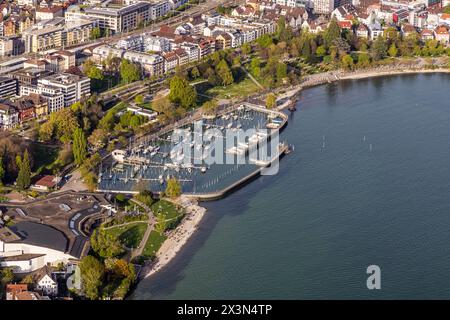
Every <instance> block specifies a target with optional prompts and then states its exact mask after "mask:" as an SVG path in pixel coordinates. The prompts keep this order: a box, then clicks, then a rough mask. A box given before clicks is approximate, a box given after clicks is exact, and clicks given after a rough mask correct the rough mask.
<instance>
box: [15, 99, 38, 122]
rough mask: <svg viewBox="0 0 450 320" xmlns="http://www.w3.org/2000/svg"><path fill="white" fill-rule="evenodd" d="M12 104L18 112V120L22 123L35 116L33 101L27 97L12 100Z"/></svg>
mask: <svg viewBox="0 0 450 320" xmlns="http://www.w3.org/2000/svg"><path fill="white" fill-rule="evenodd" d="M14 106H15V108H16V110H17V111H18V112H19V122H20V123H23V122H26V121H29V120H32V119H34V118H36V112H35V109H34V103H33V102H32V101H30V100H27V99H18V100H17V101H14Z"/></svg>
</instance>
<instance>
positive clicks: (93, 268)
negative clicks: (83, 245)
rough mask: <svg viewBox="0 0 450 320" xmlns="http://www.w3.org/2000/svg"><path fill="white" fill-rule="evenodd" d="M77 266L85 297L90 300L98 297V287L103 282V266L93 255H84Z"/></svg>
mask: <svg viewBox="0 0 450 320" xmlns="http://www.w3.org/2000/svg"><path fill="white" fill-rule="evenodd" d="M79 267H80V271H81V280H82V283H83V288H84V292H85V294H86V297H87V298H89V299H91V300H96V299H98V298H99V296H100V287H101V286H102V284H103V277H104V274H105V267H104V266H103V264H102V263H101V262H100V261H99V260H97V259H96V258H94V257H93V256H86V257H84V258H83V259H82V260H81V262H80V264H79Z"/></svg>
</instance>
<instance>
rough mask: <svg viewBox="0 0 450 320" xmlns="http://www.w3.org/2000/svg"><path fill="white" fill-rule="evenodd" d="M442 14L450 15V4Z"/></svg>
mask: <svg viewBox="0 0 450 320" xmlns="http://www.w3.org/2000/svg"><path fill="white" fill-rule="evenodd" d="M442 12H444V13H447V14H450V5H449V4H448V5H446V6H445V7H444V8H443V10H442Z"/></svg>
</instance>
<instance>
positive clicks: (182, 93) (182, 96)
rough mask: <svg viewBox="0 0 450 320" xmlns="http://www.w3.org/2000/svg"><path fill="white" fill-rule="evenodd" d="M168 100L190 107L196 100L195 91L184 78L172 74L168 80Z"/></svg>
mask: <svg viewBox="0 0 450 320" xmlns="http://www.w3.org/2000/svg"><path fill="white" fill-rule="evenodd" d="M169 100H170V101H171V102H173V103H175V104H178V105H180V106H182V107H183V108H186V109H188V108H192V107H194V106H195V104H196V102H197V91H196V90H195V88H194V87H192V86H191V85H190V84H189V82H187V80H186V79H183V78H181V77H179V76H174V77H173V78H172V79H171V80H170V93H169Z"/></svg>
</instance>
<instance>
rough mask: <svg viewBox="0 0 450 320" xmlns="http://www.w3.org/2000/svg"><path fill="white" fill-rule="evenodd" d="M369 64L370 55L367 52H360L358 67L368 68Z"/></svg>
mask: <svg viewBox="0 0 450 320" xmlns="http://www.w3.org/2000/svg"><path fill="white" fill-rule="evenodd" d="M368 66H370V57H369V55H368V54H367V53H365V52H362V53H360V54H358V67H360V68H367V67H368Z"/></svg>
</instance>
